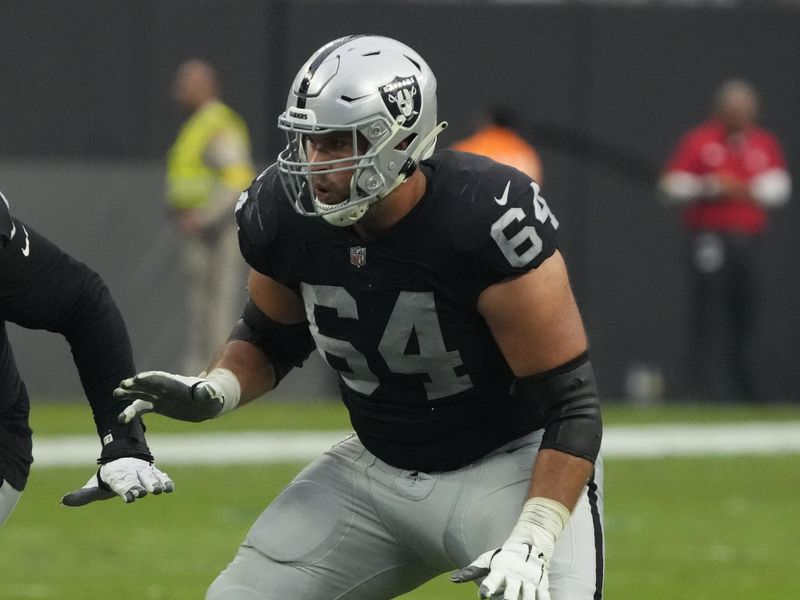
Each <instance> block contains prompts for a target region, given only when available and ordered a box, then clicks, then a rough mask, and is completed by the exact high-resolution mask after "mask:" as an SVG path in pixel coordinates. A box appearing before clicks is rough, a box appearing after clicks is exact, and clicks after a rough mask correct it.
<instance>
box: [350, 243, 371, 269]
mask: <svg viewBox="0 0 800 600" xmlns="http://www.w3.org/2000/svg"><path fill="white" fill-rule="evenodd" d="M350 264H351V265H353V266H354V267H357V268H359V269H360V268H361V267H363V266H364V265H365V264H367V249H366V248H364V246H351V247H350Z"/></svg>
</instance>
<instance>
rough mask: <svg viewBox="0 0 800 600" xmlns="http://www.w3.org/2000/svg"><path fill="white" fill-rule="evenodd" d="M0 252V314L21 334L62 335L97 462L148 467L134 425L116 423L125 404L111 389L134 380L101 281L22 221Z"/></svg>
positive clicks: (127, 346) (117, 316)
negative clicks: (133, 461) (93, 429)
mask: <svg viewBox="0 0 800 600" xmlns="http://www.w3.org/2000/svg"><path fill="white" fill-rule="evenodd" d="M14 223H15V226H16V232H15V235H14V237H13V239H12V240H11V242H10V244H9V245H8V246H7V247H6V248H5V249H3V250H0V315H1V316H2V318H3V319H4V320H8V321H12V322H14V323H16V324H18V325H21V326H22V327H26V328H28V329H44V330H47V331H51V332H54V333H58V334H61V335H63V336H64V338H65V339H66V340H67V342H68V343H69V346H70V349H71V351H72V357H73V360H74V362H75V366H76V368H77V370H78V374H79V376H80V380H81V384H82V386H83V389H84V392H85V394H86V398H87V399H88V400H89V403H90V404H91V407H92V412H93V414H94V420H95V424H96V426H97V433H98V435H100V437H101V439H102V440H103V458H102V459H101V460H102V461H103V462H107V460H113V459H114V458H119V457H120V456H137V457H140V458H145V459H147V460H152V456H150V453H149V450H148V449H147V445H146V443H145V441H144V433H143V430H144V429H143V426H142V424H141V422H138V423H134V425H133V427H127V426H122V425H119V424H118V423H117V415H118V414H119V413H120V412H121V411H122V410H123V409H124V408H125V404H126V403H125V402H124V401H121V400H117V399H115V398H114V396H113V393H112V392H113V390H114V388H116V387H117V385H119V382H120V381H122V380H123V379H125V378H128V377H131V376H133V375H134V374H135V372H136V370H135V366H134V363H133V352H132V349H131V343H130V338H129V336H128V331H127V328H126V326H125V322H124V320H123V318H122V315H121V313H120V311H119V308H118V307H117V305H116V303H115V302H114V299H113V298H112V297H111V294H110V293H109V290H108V288H107V287H106V285H105V283H104V282H103V280H102V279H101V277H100V276H99V275H98V274H97V273H95V272H94V271H93V270H91V269H90V268H89V267H87V266H86V265H84V264H83V263H81V262H80V261H77V260H75V259H74V258H72V257H71V256H69V255H67V254H66V253H65V252H63V251H62V250H61V249H59V248H58V247H57V246H56V245H55V244H53V243H51V242H50V241H48V240H47V239H46V238H44V237H43V236H41V235H39V234H38V233H37V232H36V231H35V230H33V229H32V228H31V227H30V226H28V225H26V224H25V223H23V222H22V221H19V220H15V221H14Z"/></svg>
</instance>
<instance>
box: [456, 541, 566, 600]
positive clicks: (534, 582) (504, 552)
mask: <svg viewBox="0 0 800 600" xmlns="http://www.w3.org/2000/svg"><path fill="white" fill-rule="evenodd" d="M481 577H485V579H484V580H483V582H482V583H481V586H480V589H479V592H478V593H479V594H480V597H481V598H491V597H493V596H495V595H499V594H503V599H504V600H550V592H549V591H548V589H549V587H550V582H549V581H548V579H547V563H545V561H544V554H543V553H542V552H540V551H539V550H538V549H537V548H534V547H533V546H531V545H530V544H528V543H525V542H506V543H505V544H503V545H502V546H501V547H500V548H498V549H496V550H489V551H488V552H484V553H483V554H481V555H480V556H479V557H478V558H477V559H476V560H475V561H473V562H472V563H471V564H470V565H469V566H467V567H465V568H463V569H459V570H458V571H456V572H455V573H453V574H452V575H451V576H450V580H451V581H453V582H454V583H463V582H465V581H472V580H474V579H479V578H481Z"/></svg>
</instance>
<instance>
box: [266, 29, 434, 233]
mask: <svg viewBox="0 0 800 600" xmlns="http://www.w3.org/2000/svg"><path fill="white" fill-rule="evenodd" d="M278 127H279V128H280V129H282V130H283V131H285V132H286V136H287V140H288V144H287V146H286V148H285V149H284V150H283V151H282V152H281V153H280V154H279V155H278V173H279V175H280V179H281V183H282V184H283V188H284V190H285V191H286V193H287V195H288V196H289V199H290V200H291V202H292V204H293V206H294V208H295V210H297V212H299V213H300V214H302V215H305V216H321V217H323V218H324V219H325V220H326V221H328V222H329V223H331V224H333V225H339V226H347V225H352V224H353V223H355V222H356V221H358V219H360V218H361V217H362V216H363V215H364V214H365V213H366V212H367V209H368V208H369V206H370V205H371V204H372V203H373V202H375V201H376V200H378V199H380V198H383V197H384V196H386V195H387V194H388V193H389V192H391V191H392V190H393V189H395V188H396V187H397V186H398V185H400V184H401V183H402V182H403V181H404V180H405V179H406V177H408V176H409V175H410V174H411V173H413V171H414V169H415V168H416V165H417V162H418V161H419V160H423V159H425V158H428V157H429V156H430V155H431V154H432V153H433V150H434V146H435V145H436V136H438V135H439V133H441V131H442V130H443V129H444V128H445V127H447V123H444V122H442V123H437V122H436V78H435V77H434V75H433V73H432V72H431V70H430V68H429V67H428V65H427V63H426V62H425V61H424V60H423V59H422V58H421V57H420V56H419V54H417V53H416V52H415V51H414V50H412V49H411V48H409V47H408V46H406V45H405V44H401V43H400V42H398V41H396V40H393V39H390V38H386V37H380V36H371V35H370V36H349V37H344V38H340V39H337V40H334V41H332V42H330V43H328V44H326V45H325V46H323V47H322V48H320V49H319V50H317V51H316V52H315V53H314V54H313V55H312V56H311V58H310V59H308V61H307V62H306V63H305V64H304V65H303V67H302V68H301V69H300V72H299V73H298V74H297V77H295V79H294V82H293V83H292V88H291V91H290V92H289V98H288V101H287V103H286V111H285V112H284V113H283V114H281V116H280V117H279V118H278ZM333 132H347V133H348V134H349V135H351V136H352V148H353V155H352V156H349V157H346V158H337V159H335V160H326V161H322V162H313V163H312V162H310V161H309V157H308V154H307V147H306V140H305V137H304V136H307V135H323V134H327V133H333ZM360 138H361V139H363V140H365V141H366V144H364V143H363V141H362V143H360V144H359V139H360ZM365 146H366V149H364V148H365ZM312 170H313V173H314V174H315V175H319V174H323V173H333V172H337V171H352V176H351V178H350V196H349V198H346V199H344V200H343V201H341V202H339V203H336V204H326V203H324V202H321V201H320V200H319V199H317V198H316V197H315V195H314V189H313V186H312V182H311V175H312Z"/></svg>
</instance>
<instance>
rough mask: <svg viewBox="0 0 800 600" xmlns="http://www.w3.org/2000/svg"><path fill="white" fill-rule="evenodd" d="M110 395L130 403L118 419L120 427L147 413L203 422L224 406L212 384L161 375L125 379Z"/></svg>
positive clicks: (158, 373)
mask: <svg viewBox="0 0 800 600" xmlns="http://www.w3.org/2000/svg"><path fill="white" fill-rule="evenodd" d="M114 395H115V396H116V397H117V398H122V399H124V400H127V401H129V402H130V405H129V406H128V407H127V408H126V409H125V410H124V411H122V413H120V415H119V422H120V423H129V422H130V421H131V420H133V419H134V418H136V417H138V416H140V415H143V414H145V413H149V412H155V413H158V414H160V415H164V416H166V417H171V418H173V419H178V420H180V421H195V422H197V421H205V420H206V419H212V418H214V417H216V416H217V415H218V414H219V413H220V412H221V411H222V407H223V406H224V404H225V398H224V396H223V394H222V392H221V391H220V389H219V387H218V386H216V385H215V384H214V383H213V382H211V381H209V380H207V379H204V378H202V377H186V376H184V375H173V374H172V373H165V372H164V371H144V372H142V373H139V374H138V375H136V376H134V377H131V378H130V379H125V380H124V381H123V382H122V383H120V385H119V387H118V388H117V389H115V390H114Z"/></svg>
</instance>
